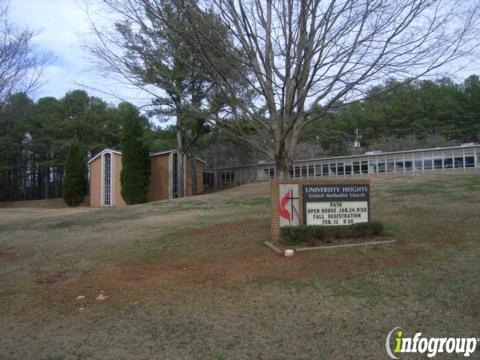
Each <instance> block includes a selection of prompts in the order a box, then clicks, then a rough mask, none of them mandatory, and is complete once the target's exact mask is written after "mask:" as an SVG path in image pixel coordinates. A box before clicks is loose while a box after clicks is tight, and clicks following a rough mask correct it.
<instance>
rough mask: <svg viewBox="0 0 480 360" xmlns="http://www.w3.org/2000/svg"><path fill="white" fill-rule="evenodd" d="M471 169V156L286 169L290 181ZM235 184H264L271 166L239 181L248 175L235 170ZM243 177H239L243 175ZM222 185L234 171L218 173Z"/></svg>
mask: <svg viewBox="0 0 480 360" xmlns="http://www.w3.org/2000/svg"><path fill="white" fill-rule="evenodd" d="M472 167H475V157H474V156H473V155H466V156H465V157H464V156H463V155H459V156H456V155H454V156H449V157H444V158H441V157H434V158H431V157H430V158H427V157H425V158H423V159H422V158H413V159H412V158H403V159H389V158H387V159H386V160H385V159H384V158H372V159H371V160H370V161H368V160H359V161H352V162H327V163H320V164H305V165H295V166H293V167H291V168H290V178H292V179H296V178H308V177H320V176H344V175H360V174H378V173H386V172H387V173H395V172H411V171H424V170H445V169H454V168H472ZM238 172H239V173H238V174H237V175H239V176H238V179H237V180H238V181H253V180H256V181H268V180H271V179H275V178H276V171H275V167H268V168H262V169H259V170H257V173H256V178H255V179H250V178H245V179H244V178H243V177H245V176H246V175H249V174H251V172H249V171H246V170H243V172H242V170H238ZM244 174H245V176H242V175H244ZM220 181H221V183H222V184H230V183H233V182H235V170H227V171H222V172H221V173H220Z"/></svg>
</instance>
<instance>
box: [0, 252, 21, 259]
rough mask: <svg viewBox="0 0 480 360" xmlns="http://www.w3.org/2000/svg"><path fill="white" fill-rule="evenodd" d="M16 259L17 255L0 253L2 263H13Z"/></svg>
mask: <svg viewBox="0 0 480 360" xmlns="http://www.w3.org/2000/svg"><path fill="white" fill-rule="evenodd" d="M16 259H17V254H15V253H13V252H4V251H0V260H3V261H14V260H16Z"/></svg>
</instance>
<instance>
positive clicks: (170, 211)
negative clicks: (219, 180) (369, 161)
mask: <svg viewBox="0 0 480 360" xmlns="http://www.w3.org/2000/svg"><path fill="white" fill-rule="evenodd" d="M372 188H373V194H372V201H373V217H374V218H375V219H377V220H380V221H382V222H384V223H385V224H386V226H387V229H388V231H390V232H392V233H393V234H394V235H395V236H396V237H397V239H398V240H399V241H398V242H397V243H396V244H393V245H385V246H383V247H371V248H362V249H360V248H356V249H341V250H329V251H328V252H317V253H312V254H302V255H300V256H295V257H294V258H288V259H287V258H282V257H279V256H277V255H275V254H274V253H273V252H271V251H270V250H269V249H268V248H266V247H265V246H263V244H262V243H263V241H264V240H266V239H268V238H269V232H270V228H269V226H270V223H269V211H270V210H269V209H270V199H269V187H268V184H249V185H244V186H240V187H236V188H231V189H228V190H225V191H222V192H218V193H214V194H208V195H201V196H196V197H192V198H187V199H178V200H172V201H161V202H156V203H149V204H144V205H138V206H131V207H128V208H126V209H89V208H78V209H0V314H1V319H2V321H1V322H0V333H2V337H1V338H0V346H1V347H2V349H4V355H5V357H6V358H19V359H20V358H21V359H39V358H40V359H47V358H48V359H52V358H55V359H56V358H59V359H60V358H95V359H123V358H124V359H144V358H162V359H175V358H201V359H205V358H214V359H222V358H255V357H259V358H275V359H277V358H285V359H287V358H288V359H291V358H332V359H333V358H342V359H348V358H352V359H354V358H358V356H359V351H361V352H362V353H365V354H368V355H369V356H367V357H368V358H384V357H385V353H384V340H385V336H386V334H387V332H388V331H390V330H391V329H392V328H393V327H395V326H402V327H403V328H404V329H406V330H407V331H424V332H426V333H428V334H429V335H431V336H455V335H462V336H465V335H468V336H478V333H476V332H477V331H478V322H479V320H480V313H479V308H480V306H479V305H480V302H479V298H480V288H479V285H478V284H479V283H478V278H479V275H480V262H479V261H478V259H479V256H480V245H479V240H480V230H479V229H478V211H479V210H480V208H479V205H478V204H479V201H480V192H479V190H480V177H478V175H448V176H439V177H435V178H433V177H425V178H422V177H415V178H412V177H409V178H385V179H380V178H377V179H374V180H373V186H372ZM78 296H84V298H78V299H77V297H78ZM97 298H98V300H97Z"/></svg>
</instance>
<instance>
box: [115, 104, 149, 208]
mask: <svg viewBox="0 0 480 360" xmlns="http://www.w3.org/2000/svg"><path fill="white" fill-rule="evenodd" d="M120 110H121V112H122V115H123V120H124V125H123V126H124V128H123V134H122V151H123V152H122V158H123V165H122V171H121V173H120V181H121V184H122V197H123V199H124V200H125V202H126V203H127V204H138V203H144V202H146V201H147V193H148V185H149V183H150V155H149V151H148V147H147V146H146V142H145V122H146V121H145V119H144V118H143V117H141V116H140V115H139V113H138V111H137V109H136V108H135V107H133V106H132V105H130V104H121V105H120Z"/></svg>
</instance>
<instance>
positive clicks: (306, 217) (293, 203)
mask: <svg viewBox="0 0 480 360" xmlns="http://www.w3.org/2000/svg"><path fill="white" fill-rule="evenodd" d="M271 191H272V240H274V241H275V240H278V239H279V238H280V227H283V226H295V225H302V224H303V225H320V226H343V225H351V224H356V223H361V222H368V221H370V180H368V179H356V180H344V179H328V180H325V179H323V180H318V179H317V180H314V179H312V180H310V179H308V180H274V181H272V183H271Z"/></svg>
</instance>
